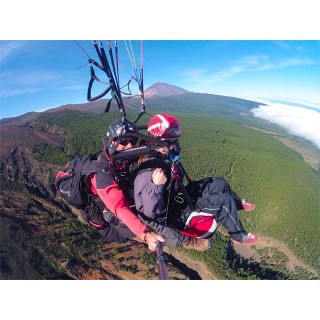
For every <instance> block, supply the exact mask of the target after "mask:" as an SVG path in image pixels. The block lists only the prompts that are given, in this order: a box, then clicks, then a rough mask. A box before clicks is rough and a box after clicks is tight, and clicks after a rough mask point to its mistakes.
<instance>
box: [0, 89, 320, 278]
mask: <svg viewBox="0 0 320 320" xmlns="http://www.w3.org/2000/svg"><path fill="white" fill-rule="evenodd" d="M174 92H175V93H176V92H177V91H172V93H174ZM166 94H167V95H165V96H163V97H159V96H157V95H155V96H153V97H152V96H150V104H151V105H152V103H153V105H152V107H150V108H149V99H148V111H149V112H151V111H150V110H149V109H151V110H153V111H155V112H160V111H161V112H162V111H164V109H166V110H168V111H169V110H170V112H173V113H174V114H175V115H177V116H178V117H179V119H180V120H181V124H182V127H183V136H182V139H181V145H182V148H183V149H182V159H183V164H184V166H185V168H186V169H187V171H188V173H189V175H190V176H191V178H192V179H195V180H197V179H201V178H203V177H207V176H224V177H225V178H227V180H228V181H229V182H230V184H231V185H232V187H233V188H234V189H235V190H236V191H237V192H238V193H239V195H241V197H243V198H245V199H248V200H250V201H253V202H255V203H256V205H257V209H256V210H255V211H254V212H251V213H249V212H241V213H240V218H241V220H242V221H243V223H244V225H245V226H246V228H248V229H249V230H250V231H253V232H258V233H260V234H261V235H262V240H263V241H262V242H261V244H262V246H261V245H257V246H255V247H251V248H250V250H249V249H248V250H241V248H239V247H238V246H234V245H233V244H232V243H231V242H230V239H229V237H228V236H226V235H225V231H224V230H223V228H220V229H219V232H218V233H217V234H216V235H215V236H214V237H213V239H212V241H213V246H212V248H211V249H210V250H208V251H206V252H204V253H198V252H190V251H188V252H187V251H186V250H183V249H178V250H172V251H168V259H169V261H170V262H169V266H170V276H171V278H175V279H199V278H202V279H206V277H207V278H210V279H213V278H218V279H318V278H319V272H320V261H319V251H318V244H317V238H316V237H314V236H313V235H315V234H318V230H319V228H320V221H319V216H318V213H319V212H320V208H319V205H320V204H319V201H318V200H319V197H320V194H319V190H320V182H319V181H320V179H319V172H318V171H316V170H315V169H312V167H311V166H309V165H308V164H307V163H306V162H305V161H304V160H303V158H302V156H301V155H300V154H299V153H297V152H295V151H294V150H292V148H288V147H286V146H285V145H284V144H283V143H282V142H281V141H279V140H277V139H278V138H279V137H281V138H286V139H289V138H288V136H287V135H286V134H285V133H284V132H283V130H281V129H279V128H277V127H275V126H270V125H267V124H265V123H263V122H262V121H255V119H253V118H252V117H251V116H250V114H249V110H250V108H251V107H252V106H255V105H256V104H255V103H254V102H250V101H246V100H243V101H242V100H240V99H235V98H228V97H220V96H212V95H202V94H195V95H194V94H193V93H189V92H182V91H180V94H179V95H168V91H167V93H166ZM179 97H180V99H179ZM200 97H203V99H200ZM101 101H102V100H101ZM157 101H158V102H160V101H162V103H164V106H161V105H160V106H159V105H158V106H156V105H157ZM209 101H211V102H209ZM101 103H102V104H101V105H100V107H97V110H98V108H102V109H104V105H105V101H102V102H101ZM192 103H194V104H195V103H198V106H199V108H198V109H197V110H196V111H197V112H196V113H195V109H194V104H192ZM220 103H221V104H220ZM184 106H185V107H184ZM227 106H229V107H227ZM226 108H227V110H226ZM92 110H93V109H92V108H91V107H90V108H89V106H86V107H82V109H81V111H79V110H77V108H74V106H68V107H65V106H63V107H61V108H57V109H55V110H54V111H53V110H48V111H47V112H43V113H41V114H35V115H33V116H34V117H32V118H30V115H28V120H27V121H22V122H19V123H20V124H19V125H17V122H11V124H9V123H8V122H6V123H5V124H3V125H1V126H0V136H1V140H2V141H1V147H0V162H1V163H0V164H1V167H0V168H1V171H0V173H1V176H0V183H1V188H0V204H1V206H0V208H1V209H0V212H1V216H0V219H1V223H0V226H1V239H2V240H1V248H0V254H1V274H0V275H1V278H2V279H27V278H28V279H29V278H30V279H157V268H156V265H155V256H154V255H153V254H150V252H148V250H147V249H146V247H145V245H144V244H141V243H140V242H137V241H135V240H133V241H130V243H127V244H125V245H119V246H113V245H104V244H103V243H102V242H101V241H100V240H99V239H98V238H97V237H96V235H95V233H93V230H92V229H90V228H89V227H88V226H87V225H85V224H83V223H81V222H80V221H79V219H77V212H72V211H71V210H70V208H68V207H66V206H65V205H63V204H62V203H61V202H60V201H59V199H58V198H57V197H56V194H55V188H54V185H53V177H54V175H55V173H56V172H57V170H58V168H59V166H60V165H63V164H65V163H66V162H67V161H68V160H69V159H70V158H72V157H73V156H74V155H75V154H77V153H81V154H85V153H88V152H94V151H97V150H99V149H100V148H101V137H102V136H103V135H104V134H105V131H106V128H107V126H108V124H109V123H111V122H112V121H113V120H114V119H116V118H118V117H119V112H118V111H117V110H116V109H115V110H112V111H111V112H110V113H109V114H104V115H103V116H101V112H91V111H92ZM177 110H180V111H181V110H183V112H179V113H176V111H177ZM210 110H211V113H210ZM100 111H101V109H100ZM128 111H129V109H128ZM135 115H136V113H133V111H130V112H128V116H129V118H130V119H133V118H134V116H135ZM148 119H149V116H143V118H142V119H141V123H146V122H147V121H148ZM22 120H23V119H22ZM19 121H21V117H20V119H19ZM139 122H140V121H139ZM252 127H255V128H257V127H259V128H260V131H258V130H254V129H252ZM263 130H265V131H263ZM271 131H272V132H275V133H276V135H271V134H270V132H271ZM275 137H277V139H275ZM290 141H291V143H294V144H295V145H297V144H296V142H295V141H293V140H290ZM292 141H293V142H292ZM304 147H305V148H307V149H308V146H304ZM21 264H22V265H24V268H23V269H21V268H18V266H19V265H21ZM199 270H202V271H201V272H200V271H199Z"/></svg>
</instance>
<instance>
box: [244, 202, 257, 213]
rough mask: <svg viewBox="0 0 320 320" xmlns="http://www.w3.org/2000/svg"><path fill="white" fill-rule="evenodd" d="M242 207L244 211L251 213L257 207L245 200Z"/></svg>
mask: <svg viewBox="0 0 320 320" xmlns="http://www.w3.org/2000/svg"><path fill="white" fill-rule="evenodd" d="M242 207H243V210H244V211H251V210H253V209H255V207H256V205H255V204H254V203H249V202H246V201H245V200H242Z"/></svg>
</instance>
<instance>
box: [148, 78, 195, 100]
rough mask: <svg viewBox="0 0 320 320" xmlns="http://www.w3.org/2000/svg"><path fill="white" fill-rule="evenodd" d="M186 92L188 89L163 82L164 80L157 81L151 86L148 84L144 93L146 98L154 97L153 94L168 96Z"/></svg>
mask: <svg viewBox="0 0 320 320" xmlns="http://www.w3.org/2000/svg"><path fill="white" fill-rule="evenodd" d="M187 92H189V91H187V90H185V89H182V88H180V87H177V86H174V85H171V84H168V83H164V82H157V83H155V84H153V85H152V86H150V87H149V88H147V90H145V93H144V95H145V97H146V98H149V97H154V96H157V97H170V96H179V95H182V94H185V93H187Z"/></svg>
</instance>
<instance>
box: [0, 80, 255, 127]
mask: <svg viewBox="0 0 320 320" xmlns="http://www.w3.org/2000/svg"><path fill="white" fill-rule="evenodd" d="M145 98H146V101H145V104H146V107H147V108H150V109H155V108H158V107H159V106H161V107H162V108H163V107H165V108H166V109H167V110H166V111H170V110H172V111H182V112H196V111H197V110H195V108H196V107H201V109H202V112H203V111H204V110H205V111H206V112H209V113H215V112H217V113H220V114H225V113H228V114H230V108H232V110H231V111H232V112H234V111H238V113H241V112H248V111H249V110H250V109H252V108H254V107H257V106H258V105H261V103H258V102H255V101H250V100H245V99H241V98H235V97H230V96H223V95H215V94H209V93H198V92H192V91H188V90H185V89H183V88H181V87H178V86H175V85H171V84H168V83H165V82H156V83H155V84H153V85H151V86H150V87H148V88H147V89H146V90H145ZM179 100H180V101H182V102H181V103H180V101H179ZM108 101H109V99H99V100H97V101H92V102H84V103H75V104H65V105H61V106H58V107H54V108H49V109H47V110H45V111H42V112H36V111H31V112H27V113H25V114H22V115H19V116H17V117H9V118H3V119H0V126H3V125H25V124H27V123H28V122H30V121H33V120H34V119H36V118H37V117H38V116H39V115H41V114H44V113H52V112H57V111H61V110H75V111H80V112H84V113H101V114H102V113H104V111H105V108H106V106H107V103H108ZM123 101H124V104H125V108H128V109H130V108H133V109H136V110H137V111H138V110H139V109H140V106H141V101H140V98H139V97H135V96H133V97H130V98H128V97H123ZM190 103H191V104H192V105H191V107H188V108H186V107H185V105H186V104H188V105H189V104H190ZM180 104H181V106H180ZM212 104H213V106H211V105H212ZM236 105H237V106H236ZM235 106H236V107H235ZM240 106H241V107H240ZM111 109H112V110H117V109H118V106H117V105H116V102H115V101H112V104H111ZM192 109H193V110H192Z"/></svg>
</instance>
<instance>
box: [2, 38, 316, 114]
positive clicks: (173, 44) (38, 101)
mask: <svg viewBox="0 0 320 320" xmlns="http://www.w3.org/2000/svg"><path fill="white" fill-rule="evenodd" d="M78 43H79V44H80V46H81V47H82V49H83V50H84V51H86V54H88V55H89V56H90V57H92V58H93V59H95V60H97V55H96V53H95V51H94V48H93V45H92V42H91V41H79V42H78ZM104 45H105V47H107V44H106V42H105V41H104ZM127 45H128V47H129V49H130V43H128V42H127ZM131 45H132V46H133V47H132V49H133V52H134V54H135V57H136V64H137V66H138V67H139V63H140V58H139V57H140V47H139V46H140V42H139V41H132V42H131ZM82 49H81V48H80V47H79V45H78V44H77V42H76V41H73V40H63V41H59V40H44V41H43V40H35V41H30V40H23V41H19V40H14V41H10V40H7V41H0V52H1V53H0V64H1V69H0V83H1V87H0V99H1V113H0V117H1V118H5V117H13V116H18V115H21V114H23V113H26V112H29V111H41V110H44V109H46V108H52V107H56V106H59V105H62V104H68V103H83V102H87V100H86V93H87V86H88V81H89V79H90V73H89V66H84V67H82V68H80V69H78V70H76V69H77V68H78V67H80V66H83V65H84V64H86V63H87V60H88V57H87V55H86V54H85V53H84V51H83V50H82ZM119 52H120V53H119V56H120V59H121V60H120V68H123V70H124V71H123V74H124V75H123V78H122V83H123V84H126V83H127V81H128V80H129V79H130V73H131V75H133V67H131V65H130V63H129V62H127V61H126V60H128V58H129V54H128V53H127V51H126V48H125V46H124V41H119ZM143 58H144V61H143V64H144V65H143V66H144V81H145V88H147V87H148V86H150V85H152V84H153V83H156V82H158V81H162V82H166V83H169V84H173V85H176V86H179V87H182V88H184V89H186V90H190V91H194V92H204V93H212V94H219V95H226V96H233V97H239V98H247V99H258V98H259V99H266V100H268V99H272V100H282V101H287V102H294V103H297V104H304V105H308V106H311V107H314V108H320V90H319V88H320V41H307V40H303V41H297V40H293V41H270V40H267V41H263V40H258V41H255V40H247V41H243V40H242V41H241V40H240V41H239V40H236V41H225V40H216V41H215V40H209V41H205V40H195V41H194V40H169V41H165V40H146V41H143ZM122 62H123V64H122ZM129 72H130V73H129ZM102 79H103V78H101V80H102ZM146 103H147V101H146Z"/></svg>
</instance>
